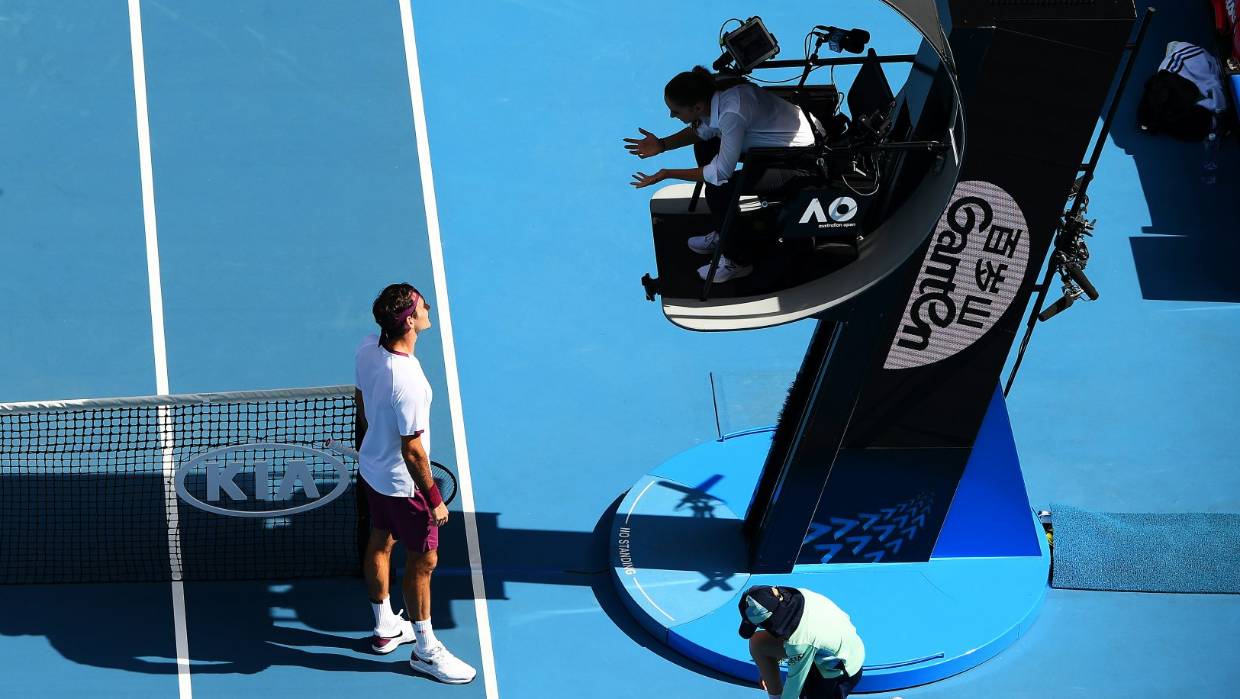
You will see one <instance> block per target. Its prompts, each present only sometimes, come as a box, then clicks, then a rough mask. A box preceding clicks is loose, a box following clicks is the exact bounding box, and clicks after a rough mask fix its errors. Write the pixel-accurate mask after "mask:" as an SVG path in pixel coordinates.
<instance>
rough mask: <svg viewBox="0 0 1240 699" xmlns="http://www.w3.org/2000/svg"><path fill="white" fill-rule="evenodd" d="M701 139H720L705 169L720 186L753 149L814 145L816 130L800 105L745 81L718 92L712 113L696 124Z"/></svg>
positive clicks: (709, 179) (704, 173)
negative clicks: (747, 152) (744, 155)
mask: <svg viewBox="0 0 1240 699" xmlns="http://www.w3.org/2000/svg"><path fill="white" fill-rule="evenodd" d="M696 130H697V134H698V136H699V137H701V138H702V140H709V139H712V138H718V139H719V154H718V155H716V156H715V157H714V159H713V160H711V161H710V162H709V163H707V164H706V165H705V166H704V167H703V168H702V179H704V180H706V181H707V182H709V183H710V184H713V185H721V184H724V183H726V182H727V181H728V178H730V177H732V173H734V172H736V163H737V161H738V160H740V157H741V153H743V152H745V151H746V150H749V149H750V148H755V147H757V148H785V147H787V146H812V145H814V131H813V127H811V126H810V123H809V120H807V119H806V118H805V113H804V112H802V111H801V109H800V108H799V107H797V106H796V105H794V104H792V103H791V102H787V101H785V100H783V99H781V98H779V97H776V96H775V95H773V94H771V93H769V92H767V91H766V90H763V89H762V88H760V87H758V86H757V85H754V84H751V83H745V84H743V85H737V86H736V87H730V88H728V89H726V90H723V91H720V92H716V93H715V94H714V96H713V97H711V98H710V116H709V117H707V118H706V119H705V120H703V121H702V122H701V123H699V124H698V125H697V129H696Z"/></svg>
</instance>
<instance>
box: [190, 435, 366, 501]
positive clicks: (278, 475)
mask: <svg viewBox="0 0 1240 699" xmlns="http://www.w3.org/2000/svg"><path fill="white" fill-rule="evenodd" d="M325 472H326V473H328V474H329V477H330V479H333V480H335V486H334V487H332V488H331V490H330V491H328V492H326V493H324V492H323V488H322V487H321V486H322V485H323V484H322V483H321V481H323V480H325V478H324V473H325ZM316 474H317V476H318V478H317V480H316ZM349 475H350V473H349V467H348V466H346V465H345V463H344V462H343V461H341V460H340V459H339V458H338V457H337V456H336V455H334V454H332V453H331V452H327V451H322V450H320V449H313V448H311V447H306V446H301V445H298V444H276V443H270V442H260V443H255V444H242V445H239V446H232V447H224V448H222V449H213V450H212V451H209V452H206V453H205V454H202V455H200V456H197V457H195V458H193V459H191V460H189V461H187V462H186V463H184V464H182V465H181V467H180V468H178V469H177V472H176V488H177V495H179V496H180V497H181V499H182V500H184V501H185V502H187V503H189V504H190V505H193V506H194V507H197V508H198V509H200V510H206V511H207V512H213V513H215V514H218V515H226V516H229V517H283V516H287V515H295V514H298V513H301V512H307V511H309V510H313V509H315V508H317V507H322V506H324V505H326V504H327V503H329V502H331V501H332V500H335V499H336V498H338V497H340V496H341V495H343V494H344V491H346V490H348V488H349ZM238 476H243V477H242V478H238ZM204 478H205V486H206V487H205V492H199V493H198V494H195V493H193V492H190V487H189V485H188V484H187V481H193V483H194V485H195V486H202V485H204V483H203V482H202V481H203V479H204ZM247 481H249V482H248V483H247ZM247 485H248V486H249V487H250V489H251V490H253V492H252V493H246V492H245V489H244V487H243V486H247ZM194 490H201V488H198V487H195V488H194ZM294 499H296V500H297V501H302V500H308V502H301V503H300V504H298V505H295V506H292V507H285V508H281V507H279V505H278V504H279V503H281V502H289V501H293V500H294ZM259 502H270V503H272V505H273V507H270V508H264V509H261V510H258V509H246V508H245V507H238V505H240V504H241V503H254V504H257V503H259ZM229 505H232V507H229Z"/></svg>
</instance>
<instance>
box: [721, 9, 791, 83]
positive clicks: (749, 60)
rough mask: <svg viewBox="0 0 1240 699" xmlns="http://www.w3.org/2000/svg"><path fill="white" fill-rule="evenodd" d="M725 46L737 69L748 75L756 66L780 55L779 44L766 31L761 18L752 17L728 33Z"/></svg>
mask: <svg viewBox="0 0 1240 699" xmlns="http://www.w3.org/2000/svg"><path fill="white" fill-rule="evenodd" d="M723 45H724V47H726V48H727V50H728V53H730V54H731V55H732V59H733V60H734V61H735V62H736V69H737V70H739V71H740V72H742V73H748V72H749V71H750V70H753V68H754V66H756V65H758V64H759V63H761V62H763V61H765V60H767V59H768V58H771V57H772V56H774V55H775V54H777V53H779V42H778V41H776V40H775V37H774V36H772V35H771V33H770V32H769V31H767V30H766V26H764V25H763V24H762V19H761V18H760V17H751V18H750V19H749V20H748V21H746V22H745V23H744V24H742V25H741V26H740V27H738V28H736V29H734V30H732V31H731V32H728V34H727V36H725V37H724V39H723Z"/></svg>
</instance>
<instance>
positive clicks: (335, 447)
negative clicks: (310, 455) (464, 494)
mask: <svg viewBox="0 0 1240 699" xmlns="http://www.w3.org/2000/svg"><path fill="white" fill-rule="evenodd" d="M323 448H324V449H326V450H328V451H330V452H333V453H335V454H339V455H340V456H346V457H348V458H350V459H353V460H357V450H356V449H354V448H353V447H350V446H348V445H346V444H345V443H343V442H340V441H337V440H335V439H329V440H327V443H326V444H324V445H323ZM431 480H433V481H435V485H437V486H439V497H441V498H443V502H444V504H445V505H447V504H449V503H451V502H452V501H453V500H455V499H456V476H455V475H454V474H453V473H452V472H451V471H449V470H448V468H447V467H446V466H444V465H443V464H441V463H439V462H438V461H432V462H431Z"/></svg>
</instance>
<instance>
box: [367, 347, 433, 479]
mask: <svg viewBox="0 0 1240 699" xmlns="http://www.w3.org/2000/svg"><path fill="white" fill-rule="evenodd" d="M355 367H356V374H355V375H356V381H357V388H358V389H359V390H360V391H361V392H362V403H363V404H365V408H366V436H365V438H363V439H362V448H361V449H359V450H358V454H357V463H358V471H359V472H360V473H361V474H362V478H365V479H366V482H367V483H369V484H370V487H371V488H374V489H375V491H376V492H378V493H381V494H383V495H395V496H399V497H407V498H408V497H413V494H414V493H415V492H417V489H418V487H417V485H415V484H414V482H413V477H412V476H410V475H409V469H408V468H407V467H406V466H405V459H404V457H403V456H401V453H400V438H401V436H402V435H403V436H406V437H410V436H418V435H420V436H421V438H422V448H423V449H425V450H426V454H427V456H428V457H429V456H430V453H431V435H430V422H431V420H430V417H431V385H430V383H429V382H428V381H427V380H426V374H424V373H423V372H422V364H421V363H419V362H418V360H417V358H416V357H412V356H409V355H406V354H399V353H396V352H390V351H388V350H387V349H385V348H384V347H383V346H382V345H380V344H379V336H378V335H369V336H367V337H366V339H365V340H362V344H361V345H359V346H358V348H357V354H356V362H355Z"/></svg>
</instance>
